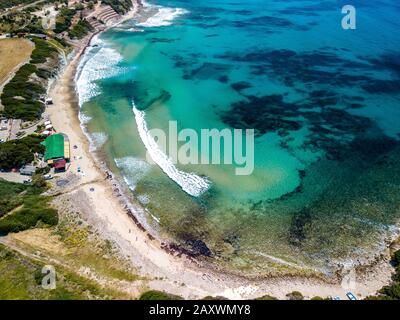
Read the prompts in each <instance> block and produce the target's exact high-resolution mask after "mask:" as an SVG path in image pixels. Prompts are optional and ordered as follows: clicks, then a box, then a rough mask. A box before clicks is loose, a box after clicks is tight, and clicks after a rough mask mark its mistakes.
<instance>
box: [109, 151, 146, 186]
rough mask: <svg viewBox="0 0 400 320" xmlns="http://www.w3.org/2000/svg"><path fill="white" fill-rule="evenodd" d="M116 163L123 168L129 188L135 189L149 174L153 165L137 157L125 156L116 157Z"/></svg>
mask: <svg viewBox="0 0 400 320" xmlns="http://www.w3.org/2000/svg"><path fill="white" fill-rule="evenodd" d="M114 162H115V164H116V165H117V167H118V168H119V169H120V170H121V172H122V175H123V177H124V180H125V182H126V184H127V185H128V186H129V189H131V190H132V191H134V190H135V189H136V185H137V183H138V182H139V181H140V180H141V179H142V178H143V177H144V176H145V175H146V174H147V172H148V171H149V170H150V168H151V165H150V164H148V163H147V162H146V161H143V160H141V159H138V158H135V157H124V158H117V159H114Z"/></svg>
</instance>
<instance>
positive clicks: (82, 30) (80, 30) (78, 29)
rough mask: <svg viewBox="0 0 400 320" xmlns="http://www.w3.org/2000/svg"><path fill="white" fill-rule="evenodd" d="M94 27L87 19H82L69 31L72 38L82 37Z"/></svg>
mask: <svg viewBox="0 0 400 320" xmlns="http://www.w3.org/2000/svg"><path fill="white" fill-rule="evenodd" d="M92 30H93V28H92V26H91V25H90V23H89V22H87V21H86V20H80V21H79V22H78V23H77V24H76V25H75V26H74V27H73V28H72V29H71V31H70V32H69V36H70V38H76V39H82V38H83V37H84V36H86V35H87V34H88V32H89V31H92Z"/></svg>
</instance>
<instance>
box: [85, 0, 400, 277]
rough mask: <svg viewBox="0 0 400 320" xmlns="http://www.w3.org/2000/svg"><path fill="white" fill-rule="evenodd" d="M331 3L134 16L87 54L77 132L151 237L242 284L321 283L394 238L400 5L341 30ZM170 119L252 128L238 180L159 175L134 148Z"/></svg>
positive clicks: (218, 5)
mask: <svg viewBox="0 0 400 320" xmlns="http://www.w3.org/2000/svg"><path fill="white" fill-rule="evenodd" d="M346 4H348V3H347V2H345V1H335V0H325V1H307V0H303V1H300V0H290V1H283V0H282V1H269V0H263V1H262V0H248V1H238V0H229V1H228V0H216V1H212V2H211V1H205V0H197V1H184V0H180V1H179V0H174V1H168V0H159V1H148V3H146V4H145V6H144V8H142V9H141V12H140V14H139V15H138V17H137V19H135V20H132V21H128V22H126V23H124V24H123V25H121V26H119V27H117V28H114V29H111V30H109V31H107V32H105V33H103V34H101V35H100V36H97V37H96V38H95V39H94V40H93V42H92V46H91V47H90V48H89V50H88V51H87V53H86V55H85V57H84V58H83V60H82V62H81V65H80V70H79V73H78V75H77V91H78V93H79V98H80V103H81V114H80V118H81V121H82V124H83V125H84V126H85V128H86V129H87V132H88V134H89V136H90V138H91V141H92V149H93V150H96V151H97V152H99V154H101V156H102V157H104V159H105V160H106V162H107V164H108V166H109V167H110V168H111V169H112V171H113V172H115V173H116V174H117V175H118V176H120V178H121V180H122V181H123V182H124V183H125V184H126V185H127V186H128V187H129V190H130V192H131V194H132V197H133V198H134V199H135V200H134V201H137V202H138V203H140V204H141V206H142V207H143V209H144V210H143V212H144V214H143V215H142V216H141V217H140V218H141V219H145V220H146V221H147V224H149V225H150V226H151V227H152V229H153V230H155V231H156V232H157V233H158V234H159V235H160V237H162V238H164V239H168V240H169V241H172V242H175V243H177V244H179V245H180V246H182V247H183V248H185V249H186V250H188V251H189V252H190V253H191V254H193V255H195V256H199V257H201V259H206V260H208V261H209V262H211V263H213V264H215V265H217V266H219V267H224V268H228V269H234V270H236V271H239V272H244V273H246V274H250V273H251V274H255V275H265V274H291V273H295V272H297V271H301V270H302V271H304V270H318V271H322V272H324V273H326V274H330V273H332V272H333V271H334V270H335V269H336V268H337V267H338V265H344V266H349V265H354V264H357V263H359V262H362V261H364V260H365V259H373V257H374V255H375V254H378V253H379V252H380V250H382V249H384V239H385V238H386V237H388V236H391V235H393V234H396V233H397V232H398V224H397V222H398V221H399V218H400V161H399V154H400V125H399V124H400V37H399V36H398V30H400V19H399V17H400V4H399V3H398V1H395V0H385V1H382V0H378V1H360V0H353V1H352V3H351V4H352V5H354V6H355V8H356V10H357V29H356V30H344V29H342V26H341V20H342V17H343V14H342V13H341V8H342V7H343V5H346ZM171 120H173V121H176V122H177V125H178V129H185V128H191V129H193V130H195V131H196V132H198V133H200V130H201V129H212V128H217V129H224V128H229V129H254V130H255V169H254V172H253V173H252V174H251V175H248V176H237V175H235V173H234V169H235V166H234V165H229V164H227V165H193V164H190V165H182V164H177V165H173V164H172V163H171V161H169V159H168V155H167V156H165V157H163V154H160V153H159V152H158V151H159V150H154V149H157V145H154V143H152V141H151V140H152V139H151V137H149V134H148V130H149V129H154V128H160V129H163V130H165V131H166V132H168V124H169V121H171ZM153 142H154V140H153ZM146 148H147V149H146ZM149 149H151V150H149ZM146 150H147V151H150V153H151V152H153V156H154V157H157V159H153V160H155V163H151V162H149V161H147V160H146ZM198 152H199V153H200V152H201V150H198Z"/></svg>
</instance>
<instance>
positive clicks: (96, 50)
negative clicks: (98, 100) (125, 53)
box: [75, 37, 127, 106]
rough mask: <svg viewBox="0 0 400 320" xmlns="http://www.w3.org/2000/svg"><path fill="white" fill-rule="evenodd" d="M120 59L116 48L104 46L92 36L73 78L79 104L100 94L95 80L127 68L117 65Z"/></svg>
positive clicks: (121, 71) (116, 73)
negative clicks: (89, 45)
mask: <svg viewBox="0 0 400 320" xmlns="http://www.w3.org/2000/svg"><path fill="white" fill-rule="evenodd" d="M122 60H123V57H122V56H121V54H120V53H119V52H118V51H117V50H115V49H112V48H108V47H106V46H105V45H104V42H103V41H102V40H100V39H99V38H98V37H94V38H93V40H92V42H91V47H90V48H89V50H88V52H87V54H85V57H84V59H82V61H81V63H80V64H79V67H78V72H77V77H76V79H75V83H76V90H77V93H78V97H79V105H80V106H82V105H83V104H84V103H86V102H88V101H90V100H91V99H92V98H94V97H96V96H98V95H100V94H101V90H100V88H99V87H98V85H97V84H96V81H97V80H100V79H106V78H110V77H114V76H117V75H119V74H121V73H123V72H126V71H127V68H124V67H119V66H118V64H119V63H120V62H121V61H122Z"/></svg>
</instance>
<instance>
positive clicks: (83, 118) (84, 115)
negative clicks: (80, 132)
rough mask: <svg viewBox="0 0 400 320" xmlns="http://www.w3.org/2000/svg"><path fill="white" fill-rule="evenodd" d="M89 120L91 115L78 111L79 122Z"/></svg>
mask: <svg viewBox="0 0 400 320" xmlns="http://www.w3.org/2000/svg"><path fill="white" fill-rule="evenodd" d="M90 120H92V118H91V117H89V116H88V115H86V114H84V113H83V112H79V121H80V122H81V124H88V123H89V122H90Z"/></svg>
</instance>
